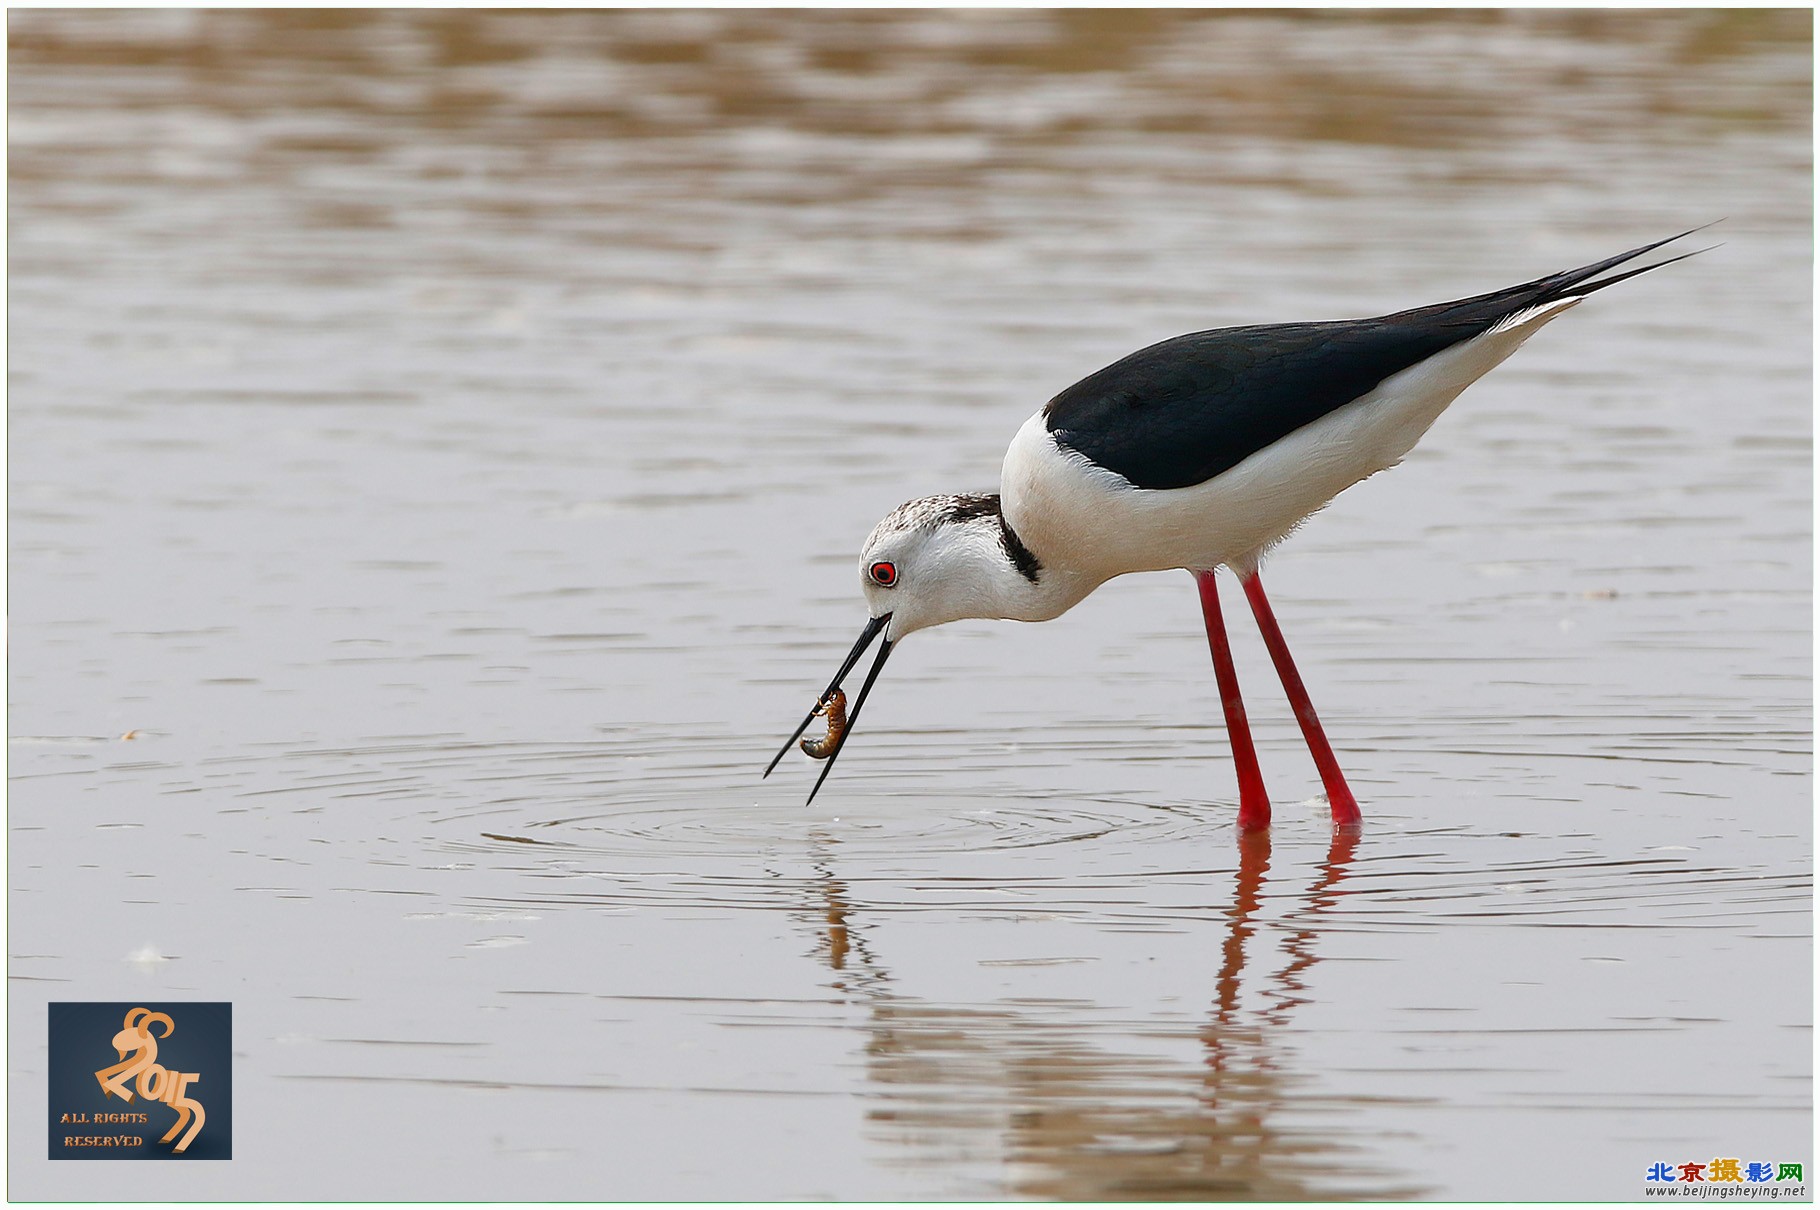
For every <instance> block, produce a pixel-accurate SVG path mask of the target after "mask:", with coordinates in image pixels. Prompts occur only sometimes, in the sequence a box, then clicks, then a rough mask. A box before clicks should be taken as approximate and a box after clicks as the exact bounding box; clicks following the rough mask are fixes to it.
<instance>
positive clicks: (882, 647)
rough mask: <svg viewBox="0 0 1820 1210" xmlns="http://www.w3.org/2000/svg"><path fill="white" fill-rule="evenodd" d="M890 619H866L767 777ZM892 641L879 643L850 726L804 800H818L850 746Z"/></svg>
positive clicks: (773, 760) (887, 616)
mask: <svg viewBox="0 0 1820 1210" xmlns="http://www.w3.org/2000/svg"><path fill="white" fill-rule="evenodd" d="M890 620H891V615H890V614H888V613H887V614H885V615H883V616H882V617H876V618H873V619H872V620H871V621H869V622H867V623H866V628H865V629H864V630H862V631H860V632H859V641H858V642H856V643H854V644H853V650H852V651H850V652H848V653H847V658H846V659H845V660H844V661H842V663H841V666H840V671H839V672H837V673H835V674H834V679H833V680H831V681H829V682H828V688H827V690H826V691H825V692H823V694H822V696H821V698H818V699H816V706H815V707H813V708H811V709H810V711H809V713H808V714H807V715H805V716H804V718H803V721H802V722H801V723H799V724H798V725H797V728H796V730H795V731H793V732H791V733H790V738H789V739H787V740H785V741H784V746H783V747H781V748H779V749H778V750H777V755H776V756H773V757H772V758H771V763H770V764H768V765H766V766H765V774H764V775H765V776H766V777H769V776H771V770H773V769H775V768H777V762H778V761H780V760H782V759H783V758H784V753H786V752H788V751H789V750H790V748H791V745H793V744H795V743H796V741H797V740H798V739H800V738H801V737H802V734H803V732H805V731H807V730H808V729H809V724H810V723H812V722H814V721H815V710H816V709H817V708H819V707H820V704H821V702H822V700H823V699H825V698H826V697H827V696H828V694H830V693H833V692H834V691H835V690H836V689H838V688H840V683H841V682H842V681H843V680H845V679H846V677H847V674H848V673H849V672H851V671H853V666H854V665H855V664H857V663H859V657H860V656H862V655H864V654H865V653H866V648H867V647H870V646H871V645H872V640H873V639H875V638H877V637H878V636H879V634H880V633H881V632H882V631H883V630H884V629H885V624H886V623H887V622H889V621H890ZM892 645H893V644H892V642H891V640H890V639H884V640H883V641H881V642H880V643H879V647H878V658H877V659H875V660H873V661H872V668H871V670H870V671H868V672H867V673H866V681H865V683H864V684H863V685H861V686H860V689H859V697H858V698H857V699H856V700H855V701H854V703H853V708H852V709H851V710H849V711H848V712H847V729H846V730H845V731H843V732H842V733H841V737H840V739H839V740H837V741H836V742H835V745H834V751H833V752H831V753H829V754H828V759H827V761H826V762H824V763H823V765H822V772H821V776H820V777H818V778H816V779H815V788H814V789H812V790H810V791H809V798H808V801H807V802H805V803H804V804H803V805H804V806H807V805H809V803H811V802H814V801H815V796H816V794H817V793H819V792H820V791H821V788H822V783H823V782H824V781H827V780H828V774H829V772H830V771H831V770H832V769H833V768H834V760H835V758H836V757H838V756H839V755H840V754H841V749H842V748H845V747H846V746H847V739H848V737H849V736H851V735H852V734H853V724H854V723H855V722H857V721H858V720H859V712H860V709H861V708H862V707H863V706H865V704H866V695H867V694H869V693H871V692H872V683H873V682H874V681H876V680H878V674H879V671H880V669H882V668H884V666H885V661H886V660H887V659H890V658H891V648H892Z"/></svg>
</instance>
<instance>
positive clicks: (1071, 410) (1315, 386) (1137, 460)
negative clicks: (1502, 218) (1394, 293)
mask: <svg viewBox="0 0 1820 1210" xmlns="http://www.w3.org/2000/svg"><path fill="white" fill-rule="evenodd" d="M1696 230H1698V228H1696ZM1682 234H1683V235H1687V234H1692V233H1691V232H1683V233H1682ZM1680 238H1682V236H1680V235H1676V236H1671V237H1670V239H1680ZM1668 242H1670V240H1658V241H1657V242H1656V243H1653V244H1647V245H1645V246H1644V247H1641V248H1635V249H1632V250H1631V251H1629V252H1625V253H1623V254H1621V255H1619V256H1614V257H1611V258H1609V259H1607V260H1602V261H1600V262H1598V263H1597V264H1592V265H1586V266H1583V267H1581V268H1579V269H1569V270H1567V271H1566V272H1563V273H1556V274H1553V275H1551V276H1548V277H1543V278H1538V279H1537V280H1535V281H1532V282H1525V283H1524V284H1522V285H1520V286H1512V287H1510V288H1509V289H1505V290H1499V291H1496V292H1494V293H1491V294H1481V295H1478V296H1477V297H1474V298H1466V299H1461V300H1459V301H1457V302H1448V303H1437V304H1435V305H1434V306H1429V307H1419V308H1417V309H1415V310H1412V311H1399V312H1398V313H1396V314H1394V315H1383V316H1379V317H1378V318H1376V319H1351V320H1335V321H1332V322H1326V323H1299V324H1265V325H1260V326H1256V327H1245V328H1218V329H1215V330H1213V331H1210V332H1193V333H1190V334H1188V335H1186V336H1177V337H1175V338H1174V339H1173V340H1165V341H1163V342H1162V343H1161V344H1155V345H1151V346H1150V347H1149V348H1147V349H1140V350H1138V351H1137V352H1136V353H1133V354H1131V355H1130V356H1129V357H1126V358H1124V359H1122V360H1120V361H1117V362H1114V363H1113V364H1112V365H1109V366H1107V367H1106V368H1105V369H1103V370H1100V371H1099V372H1098V373H1095V374H1091V375H1089V376H1088V377H1086V378H1084V379H1082V380H1081V381H1080V382H1077V383H1075V384H1074V385H1073V386H1071V387H1069V388H1068V389H1067V390H1065V391H1063V392H1062V393H1061V394H1059V395H1057V396H1056V397H1055V398H1054V399H1052V400H1050V401H1049V404H1048V406H1047V407H1045V408H1044V409H1043V415H1044V420H1045V424H1046V425H1047V427H1048V429H1049V432H1050V433H1051V434H1053V436H1054V437H1055V440H1056V442H1057V443H1058V444H1059V445H1061V446H1062V447H1063V448H1064V449H1070V450H1074V451H1076V452H1077V453H1080V454H1082V455H1084V456H1085V457H1087V458H1088V459H1089V460H1091V461H1093V462H1094V463H1097V464H1098V465H1100V466H1103V467H1105V468H1106V469H1107V470H1109V471H1112V472H1114V473H1116V474H1118V475H1122V476H1124V478H1125V479H1126V480H1128V481H1129V482H1130V483H1131V484H1132V485H1133V486H1134V487H1140V488H1154V489H1165V488H1178V487H1192V486H1193V485H1194V484H1197V483H1204V482H1206V481H1207V480H1209V479H1211V478H1213V477H1214V476H1215V475H1218V474H1220V473H1221V472H1223V471H1226V470H1229V469H1230V468H1232V467H1234V466H1237V465H1238V464H1239V463H1240V462H1243V461H1244V460H1245V459H1246V458H1248V457H1250V456H1251V455H1252V454H1255V453H1257V452H1258V451H1259V450H1261V449H1264V448H1265V447H1266V446H1269V445H1271V444H1273V443H1275V442H1277V441H1280V440H1281V439H1282V438H1284V437H1287V436H1288V435H1289V434H1290V433H1292V432H1294V431H1295V430H1297V429H1299V428H1301V427H1302V426H1303V425H1305V424H1309V423H1311V422H1313V421H1315V420H1319V419H1320V418H1321V417H1322V416H1325V415H1326V414H1327V413H1329V412H1331V411H1333V410H1335V409H1336V408H1339V407H1342V406H1344V405H1345V404H1348V403H1351V402H1352V401H1353V400H1355V399H1357V398H1359V397H1360V396H1361V395H1364V394H1366V393H1367V392H1369V391H1370V390H1371V389H1372V388H1373V387H1375V386H1377V385H1378V384H1379V383H1380V382H1383V381H1384V380H1385V379H1386V378H1389V377H1390V376H1391V375H1393V374H1395V373H1397V372H1398V371H1401V370H1406V369H1408V368H1409V367H1411V366H1413V365H1416V364H1418V363H1419V362H1423V361H1426V360H1427V359H1428V358H1430V357H1433V356H1434V355H1435V354H1437V353H1440V352H1442V351H1444V350H1446V349H1448V348H1451V347H1452V346H1453V345H1456V344H1458V343H1460V342H1461V341H1464V340H1470V339H1472V338H1473V337H1475V336H1479V335H1482V334H1484V333H1485V332H1487V331H1489V330H1490V329H1491V328H1492V327H1493V326H1495V325H1496V324H1497V323H1498V322H1499V321H1500V320H1504V319H1508V318H1509V317H1510V316H1512V315H1515V314H1517V313H1518V312H1521V311H1525V310H1528V309H1529V308H1531V307H1536V306H1541V305H1544V304H1547V303H1551V302H1558V301H1560V300H1562V299H1566V298H1575V297H1581V296H1584V295H1587V294H1590V293H1592V292H1593V291H1594V290H1600V289H1603V288H1605V287H1606V286H1609V285H1613V284H1615V283H1616V282H1620V281H1623V280H1624V279H1625V278H1628V277H1634V276H1635V275H1636V274H1638V273H1644V272H1647V271H1648V270H1650V269H1656V268H1660V267H1661V266H1662V265H1665V264H1669V263H1671V261H1668V260H1664V261H1658V262H1655V263H1653V264H1650V265H1646V266H1644V267H1643V268H1640V269H1632V270H1629V271H1627V272H1625V273H1620V274H1615V275H1613V276H1611V277H1606V278H1601V279H1599V280H1597V281H1593V280H1591V279H1593V278H1595V277H1598V275H1599V274H1601V273H1604V272H1606V271H1607V270H1610V269H1612V268H1614V267H1615V266H1617V265H1621V264H1623V263H1624V262H1626V261H1628V260H1631V259H1633V258H1635V257H1638V256H1641V255H1643V254H1644V253H1645V252H1649V251H1652V250H1653V249H1656V248H1659V247H1661V246H1662V245H1663V244H1666V243H1668ZM1687 255H1692V253H1688V254H1687ZM1673 259H1674V260H1680V259H1682V258H1681V257H1675V258H1673Z"/></svg>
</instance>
